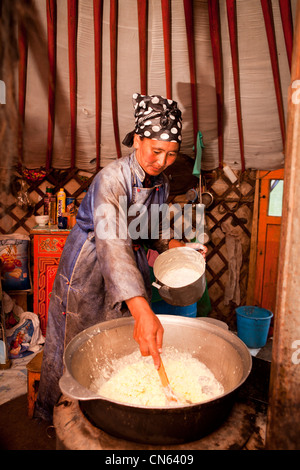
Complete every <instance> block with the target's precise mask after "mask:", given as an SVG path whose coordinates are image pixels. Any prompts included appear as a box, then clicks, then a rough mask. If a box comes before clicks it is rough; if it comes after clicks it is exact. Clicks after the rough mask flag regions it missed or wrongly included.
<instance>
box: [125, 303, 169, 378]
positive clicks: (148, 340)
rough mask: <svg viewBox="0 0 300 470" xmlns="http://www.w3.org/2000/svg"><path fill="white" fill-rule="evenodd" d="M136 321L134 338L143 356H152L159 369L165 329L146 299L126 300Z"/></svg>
mask: <svg viewBox="0 0 300 470" xmlns="http://www.w3.org/2000/svg"><path fill="white" fill-rule="evenodd" d="M126 304H127V306H128V308H129V310H130V313H131V315H132V316H133V318H134V319H135V325H134V332H133V337H134V339H135V341H136V342H137V343H138V344H139V346H140V351H141V354H142V356H150V355H151V356H152V358H153V362H154V366H155V368H156V369H159V366H160V353H161V351H162V344H163V334H164V329H163V326H162V324H161V322H160V321H159V319H158V318H157V316H156V315H155V313H154V312H153V311H152V310H151V308H150V305H149V304H148V302H147V300H146V299H145V298H144V297H133V298H131V299H128V300H126Z"/></svg>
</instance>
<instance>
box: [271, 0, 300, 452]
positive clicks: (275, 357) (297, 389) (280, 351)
mask: <svg viewBox="0 0 300 470" xmlns="http://www.w3.org/2000/svg"><path fill="white" fill-rule="evenodd" d="M299 135H300V2H298V6H297V14H296V28H295V35H294V50H293V57H292V70H291V83H290V87H289V94H288V119H287V138H286V149H285V150H286V152H285V177H284V199H283V213H282V226H281V239H280V243H281V244H280V262H279V272H278V282H277V299H276V308H275V315H274V320H275V322H274V326H275V328H274V339H273V352H272V362H271V379H270V393H269V404H270V405H269V409H268V420H267V436H266V447H267V448H268V449H271V450H273V449H274V450H280V449H282V450H299V449H300V419H299V407H300V302H299V298H300V263H299V259H300V244H299V239H300V205H299V200H300V185H299V175H300V159H299V154H300V140H299Z"/></svg>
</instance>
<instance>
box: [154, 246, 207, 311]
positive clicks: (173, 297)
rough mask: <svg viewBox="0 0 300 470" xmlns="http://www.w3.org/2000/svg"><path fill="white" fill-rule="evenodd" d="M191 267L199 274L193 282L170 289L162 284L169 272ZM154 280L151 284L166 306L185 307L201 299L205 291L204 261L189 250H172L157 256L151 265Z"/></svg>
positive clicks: (180, 248)
mask: <svg viewBox="0 0 300 470" xmlns="http://www.w3.org/2000/svg"><path fill="white" fill-rule="evenodd" d="M182 267H192V268H193V269H194V270H195V271H197V272H198V273H199V277H198V279H197V280H196V281H195V282H192V283H191V284H188V285H185V286H182V287H170V286H167V285H165V284H164V283H163V282H162V279H163V276H164V275H165V274H166V273H167V272H168V271H170V270H173V269H179V268H182ZM153 273H154V276H155V279H156V282H155V283H152V284H153V285H154V286H155V287H157V289H158V290H159V295H160V296H161V298H162V299H163V300H165V301H166V302H167V303H168V304H171V305H176V306H179V307H185V306H187V305H191V304H193V303H195V302H198V300H200V299H201V297H202V295H203V294H204V291H205V289H206V278H205V261H204V258H203V256H202V255H201V253H199V252H198V251H196V250H194V249H192V248H189V247H179V248H172V249H170V250H167V251H165V252H164V253H162V254H161V255H159V256H158V257H157V258H156V260H155V262H154V265H153Z"/></svg>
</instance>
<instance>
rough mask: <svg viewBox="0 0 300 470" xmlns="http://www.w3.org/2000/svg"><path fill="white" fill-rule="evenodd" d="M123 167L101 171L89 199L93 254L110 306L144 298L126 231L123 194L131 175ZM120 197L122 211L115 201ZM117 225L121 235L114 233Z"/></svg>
mask: <svg viewBox="0 0 300 470" xmlns="http://www.w3.org/2000/svg"><path fill="white" fill-rule="evenodd" d="M123 171H124V170H122V168H119V169H118V171H117V172H109V171H101V173H100V175H99V176H100V177H99V179H97V183H96V186H95V190H94V201H93V207H94V214H93V216H94V232H95V241H96V250H97V258H98V261H99V263H100V269H101V273H102V275H103V279H104V283H105V291H106V295H107V296H108V300H109V304H110V305H111V308H115V307H116V306H117V305H118V304H121V303H122V302H123V301H125V300H127V299H130V298H132V297H136V296H142V297H145V298H146V299H147V292H146V288H145V284H144V280H143V277H142V274H141V272H140V271H139V269H138V267H137V264H136V261H135V256H134V252H133V249H132V242H131V239H130V238H129V237H128V235H127V223H126V215H127V204H126V201H127V199H126V198H130V192H131V178H130V175H124V173H123ZM120 197H121V198H123V201H124V208H126V211H125V210H124V211H123V210H122V204H121V205H120V204H119V202H120ZM125 212H126V213H125ZM119 229H120V235H121V237H123V238H120V237H119V236H118V235H119Z"/></svg>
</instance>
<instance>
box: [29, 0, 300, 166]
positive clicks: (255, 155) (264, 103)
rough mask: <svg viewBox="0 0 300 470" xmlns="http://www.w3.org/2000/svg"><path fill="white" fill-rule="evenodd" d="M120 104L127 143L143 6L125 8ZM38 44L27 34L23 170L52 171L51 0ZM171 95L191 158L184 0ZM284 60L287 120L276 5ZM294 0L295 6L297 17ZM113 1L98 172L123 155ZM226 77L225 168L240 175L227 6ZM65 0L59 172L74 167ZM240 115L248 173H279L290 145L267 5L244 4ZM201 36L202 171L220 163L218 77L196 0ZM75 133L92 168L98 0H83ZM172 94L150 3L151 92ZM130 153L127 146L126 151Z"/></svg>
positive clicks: (204, 14)
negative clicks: (113, 66) (114, 103)
mask: <svg viewBox="0 0 300 470" xmlns="http://www.w3.org/2000/svg"><path fill="white" fill-rule="evenodd" d="M118 4H119V6H118V9H119V10H118V62H117V72H118V75H117V76H118V79H117V80H118V81H117V86H118V90H117V97H118V119H119V129H120V139H121V141H122V139H123V137H124V136H125V135H126V134H127V132H129V131H131V130H132V129H133V127H134V117H133V107H132V101H131V97H132V94H133V93H134V92H140V66H139V41H138V14H137V0H119V2H118ZM35 5H36V9H37V12H38V18H37V24H38V26H39V29H40V34H39V37H37V36H36V35H35V34H34V33H33V32H32V33H30V32H29V33H30V34H29V51H28V74H27V89H26V111H25V132H24V163H25V165H26V166H27V167H28V168H38V167H40V166H44V165H45V161H46V148H47V129H48V52H47V19H46V0H35ZM171 7H172V38H171V41H172V80H173V81H172V92H173V94H172V98H173V99H175V100H176V101H177V102H178V104H179V107H180V108H181V110H182V112H183V144H182V151H183V152H184V153H186V154H188V155H191V156H193V155H194V154H193V121H192V105H191V90H190V71H189V60H188V48H187V36H186V26H185V16H184V6H183V1H182V0H172V1H171ZM272 7H273V16H274V23H275V32H276V42H277V52H278V61H279V69H280V79H281V88H282V96H283V103H284V107H285V114H286V111H287V109H286V108H287V93H288V87H289V85H290V71H289V65H288V60H287V54H286V48H285V42H284V37H283V30H282V22H281V17H280V10H279V2H278V0H273V2H272ZM295 8H296V0H293V1H292V10H293V17H295ZM109 15H110V2H109V0H104V1H103V59H102V71H103V76H102V110H101V119H102V132H101V166H105V165H106V164H107V163H108V162H110V161H111V160H112V159H115V158H116V157H117V153H116V146H115V139H114V131H113V122H112V107H111V81H110V27H109ZM220 17H221V35H222V54H223V77H224V102H225V103H224V114H225V122H224V161H225V162H226V163H227V164H229V165H230V166H231V167H232V168H234V169H240V168H241V159H240V148H239V136H238V128H237V119H236V104H235V95H234V83H233V74H232V60H231V52H230V43H229V33H228V24H227V12H226V2H225V1H221V2H220ZM67 20H68V11H67V0H59V1H58V2H57V78H56V80H57V82H56V117H55V135H54V152H53V158H52V166H53V167H55V168H69V167H70V161H71V139H70V104H69V102H70V100H69V66H68V22H67ZM237 25H238V50H239V67H240V88H241V108H242V117H243V131H244V141H245V160H246V168H255V169H268V170H271V169H275V168H279V167H282V166H283V152H282V151H283V146H282V138H281V132H280V125H279V117H278V109H277V103H276V96H275V89H274V81H273V75H272V68H271V62H270V54H269V47H268V42H267V36H266V30H265V24H264V18H263V13H262V9H261V3H260V0H247V1H245V0H237ZM194 30H195V50H196V72H197V93H198V103H197V104H198V117H199V122H198V130H200V131H201V133H202V134H203V141H204V145H205V149H204V153H203V160H202V168H203V169H204V170H209V169H214V168H217V167H218V165H219V160H218V159H219V156H218V139H217V109H216V95H215V78H214V67H213V58H212V48H211V41H210V31H209V19H208V9H207V1H205V0H202V1H201V0H195V1H194ZM77 38H78V40H77V61H78V68H77V84H78V85H77V87H78V88H77V136H76V145H77V149H76V150H77V153H76V167H78V168H81V169H85V170H90V171H93V169H94V168H95V163H90V162H91V161H92V160H94V159H95V158H96V137H95V125H96V124H95V121H96V113H95V61H94V19H93V2H92V0H78V35H77ZM154 93H157V94H161V95H163V96H166V82H165V62H164V43H163V29H162V13H161V2H160V1H159V0H149V10H148V94H154ZM122 153H123V155H126V154H128V148H127V147H125V146H123V145H122Z"/></svg>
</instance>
